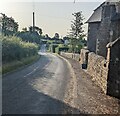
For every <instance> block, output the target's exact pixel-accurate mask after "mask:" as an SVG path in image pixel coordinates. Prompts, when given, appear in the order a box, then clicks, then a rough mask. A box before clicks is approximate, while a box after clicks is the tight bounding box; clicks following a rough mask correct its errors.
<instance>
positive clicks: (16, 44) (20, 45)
mask: <svg viewBox="0 0 120 116" xmlns="http://www.w3.org/2000/svg"><path fill="white" fill-rule="evenodd" d="M0 39H1V40H2V62H3V64H4V63H8V62H12V61H15V60H21V59H22V58H26V57H30V56H34V55H36V54H37V52H38V45H37V44H34V43H29V42H23V41H22V40H21V39H20V38H17V37H7V36H6V37H4V36H0Z"/></svg>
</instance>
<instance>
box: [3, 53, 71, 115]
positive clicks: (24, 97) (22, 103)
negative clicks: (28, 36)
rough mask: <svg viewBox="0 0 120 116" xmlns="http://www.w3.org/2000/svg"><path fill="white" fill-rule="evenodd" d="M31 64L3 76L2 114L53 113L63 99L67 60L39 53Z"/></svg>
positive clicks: (62, 106) (62, 104)
mask: <svg viewBox="0 0 120 116" xmlns="http://www.w3.org/2000/svg"><path fill="white" fill-rule="evenodd" d="M41 54H42V55H41V58H40V59H39V60H38V61H37V62H35V63H34V64H32V65H30V66H28V67H26V68H24V69H21V70H19V71H16V72H14V73H11V74H9V75H6V76H3V88H2V89H3V100H2V101H3V103H2V104H3V107H2V108H3V109H2V110H3V114H57V113H62V112H63V110H64V107H69V109H71V110H72V107H70V106H67V104H65V103H64V102H63V99H64V94H65V88H66V85H67V81H68V77H69V76H70V73H69V72H70V71H69V68H68V65H67V63H66V62H65V61H64V60H63V59H61V58H59V57H57V56H55V55H53V54H50V53H41Z"/></svg>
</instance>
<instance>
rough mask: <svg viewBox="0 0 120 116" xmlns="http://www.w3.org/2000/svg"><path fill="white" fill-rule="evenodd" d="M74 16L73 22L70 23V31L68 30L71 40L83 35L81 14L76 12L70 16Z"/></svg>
mask: <svg viewBox="0 0 120 116" xmlns="http://www.w3.org/2000/svg"><path fill="white" fill-rule="evenodd" d="M72 15H73V16H74V19H73V21H71V23H72V24H71V29H70V35H71V36H72V37H73V38H80V37H81V36H82V35H83V32H84V31H83V28H82V26H83V20H84V17H83V15H82V11H81V12H76V13H73V14H72Z"/></svg>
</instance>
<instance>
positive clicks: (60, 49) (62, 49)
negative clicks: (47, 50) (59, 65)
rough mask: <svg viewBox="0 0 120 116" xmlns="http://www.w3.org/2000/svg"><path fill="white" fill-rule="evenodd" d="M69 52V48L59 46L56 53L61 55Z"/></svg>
mask: <svg viewBox="0 0 120 116" xmlns="http://www.w3.org/2000/svg"><path fill="white" fill-rule="evenodd" d="M68 50H69V47H67V46H63V47H62V46H61V47H60V46H59V47H57V48H55V52H56V53H58V54H60V52H61V51H64V52H67V51H68Z"/></svg>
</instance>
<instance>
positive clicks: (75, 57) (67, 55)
mask: <svg viewBox="0 0 120 116" xmlns="http://www.w3.org/2000/svg"><path fill="white" fill-rule="evenodd" d="M60 55H62V56H64V57H67V58H72V59H74V60H76V61H79V60H80V54H73V53H67V52H61V53H60Z"/></svg>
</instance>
